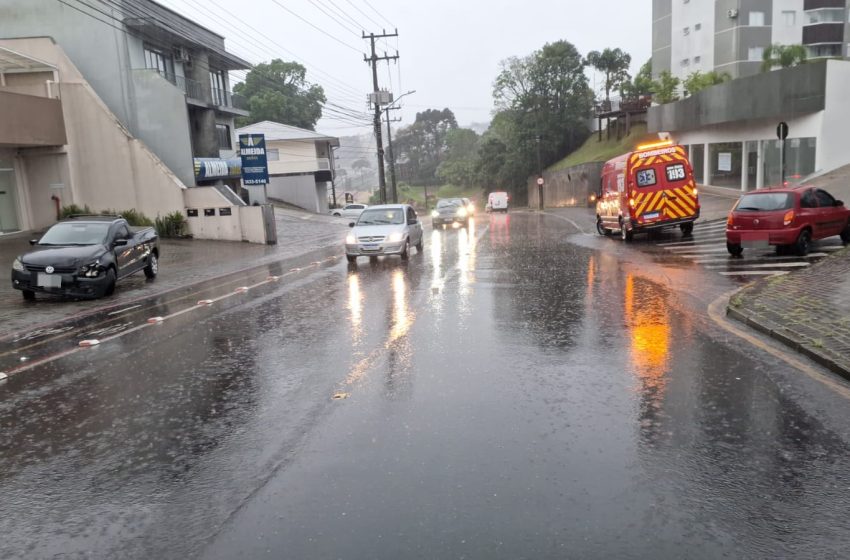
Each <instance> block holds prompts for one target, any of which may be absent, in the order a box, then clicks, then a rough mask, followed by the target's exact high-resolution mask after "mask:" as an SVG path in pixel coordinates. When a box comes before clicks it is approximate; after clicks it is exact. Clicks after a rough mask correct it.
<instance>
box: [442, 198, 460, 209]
mask: <svg viewBox="0 0 850 560" xmlns="http://www.w3.org/2000/svg"><path fill="white" fill-rule="evenodd" d="M462 204H463V202H462V201H461V200H458V199H456V198H450V199H444V200H440V201H438V202H437V208H448V207H450V206H461V205H462Z"/></svg>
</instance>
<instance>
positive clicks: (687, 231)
mask: <svg viewBox="0 0 850 560" xmlns="http://www.w3.org/2000/svg"><path fill="white" fill-rule="evenodd" d="M679 229H681V230H682V235H683V236H684V237H690V236H691V234H692V233H693V232H694V223H693V222H688V223H686V224H682V225H680V226H679Z"/></svg>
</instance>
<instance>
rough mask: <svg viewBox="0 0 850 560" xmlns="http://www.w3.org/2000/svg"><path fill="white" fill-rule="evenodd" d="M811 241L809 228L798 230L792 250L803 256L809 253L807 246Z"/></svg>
mask: <svg viewBox="0 0 850 560" xmlns="http://www.w3.org/2000/svg"><path fill="white" fill-rule="evenodd" d="M811 243H812V234H811V232H810V231H809V230H807V229H804V230H803V231H801V232H800V236H799V237H798V238H797V242H796V243H794V252H795V253H797V255H798V256H801V257H805V256H806V255H808V254H809V246H810V245H811Z"/></svg>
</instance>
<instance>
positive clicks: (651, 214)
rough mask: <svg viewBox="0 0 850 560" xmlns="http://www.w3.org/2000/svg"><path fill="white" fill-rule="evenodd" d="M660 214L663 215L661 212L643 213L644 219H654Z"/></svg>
mask: <svg viewBox="0 0 850 560" xmlns="http://www.w3.org/2000/svg"><path fill="white" fill-rule="evenodd" d="M660 215H661V213H660V212H649V213H647V214H644V215H643V219H644V220H654V219H656V218H657V217H658V216H660Z"/></svg>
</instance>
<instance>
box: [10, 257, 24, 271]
mask: <svg viewBox="0 0 850 560" xmlns="http://www.w3.org/2000/svg"><path fill="white" fill-rule="evenodd" d="M12 270H17V271H18V272H23V271H24V263H22V262H21V259H20V258H17V259H15V260H14V261H12Z"/></svg>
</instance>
